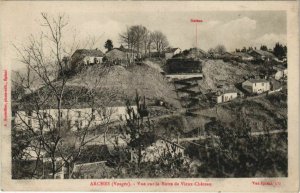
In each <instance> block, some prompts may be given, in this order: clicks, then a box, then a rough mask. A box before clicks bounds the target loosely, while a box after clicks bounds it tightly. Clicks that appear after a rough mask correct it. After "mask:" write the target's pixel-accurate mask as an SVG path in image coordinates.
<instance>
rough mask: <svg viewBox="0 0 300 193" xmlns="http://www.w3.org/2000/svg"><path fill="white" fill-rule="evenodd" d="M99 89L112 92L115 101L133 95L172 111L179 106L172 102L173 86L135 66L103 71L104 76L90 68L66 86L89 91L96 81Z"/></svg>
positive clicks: (96, 68) (153, 72)
mask: <svg viewBox="0 0 300 193" xmlns="http://www.w3.org/2000/svg"><path fill="white" fill-rule="evenodd" d="M97 78H98V79H100V82H98V83H96V84H97V85H98V87H99V88H101V89H102V90H105V91H106V92H114V93H115V95H116V98H124V97H125V98H131V99H133V98H134V96H135V93H136V91H138V93H139V94H140V95H141V96H145V97H146V98H147V99H149V100H153V99H163V100H165V101H168V102H169V103H170V104H172V105H173V106H174V107H179V106H180V104H179V102H178V101H177V99H176V93H175V92H174V91H173V90H174V89H173V86H172V85H171V84H169V83H168V82H167V80H165V79H164V77H163V76H162V75H161V74H160V72H159V71H158V70H157V69H155V68H152V67H149V66H147V65H140V66H139V65H136V66H132V67H128V68H124V67H122V66H112V67H107V69H106V72H105V73H103V69H101V68H100V67H99V66H91V67H89V68H88V69H87V70H86V71H83V72H81V73H80V74H78V75H76V76H75V77H73V78H72V79H71V80H70V81H69V82H68V85H69V86H84V87H93V86H94V85H95V82H96V79H97Z"/></svg>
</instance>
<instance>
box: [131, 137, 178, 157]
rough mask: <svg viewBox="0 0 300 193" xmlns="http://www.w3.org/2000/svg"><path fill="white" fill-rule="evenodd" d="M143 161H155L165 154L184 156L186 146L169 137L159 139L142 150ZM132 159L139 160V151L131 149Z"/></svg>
mask: <svg viewBox="0 0 300 193" xmlns="http://www.w3.org/2000/svg"><path fill="white" fill-rule="evenodd" d="M141 153H142V160H141V161H142V162H154V161H158V160H159V159H161V158H162V157H163V156H167V155H169V156H172V157H174V156H179V157H182V158H183V157H184V147H183V146H181V145H179V144H177V143H175V142H173V141H169V140H167V139H162V138H161V139H158V140H156V141H155V142H153V143H152V144H150V145H148V146H147V147H145V148H143V150H142V152H141ZM131 161H132V162H137V161H138V154H137V151H135V150H133V149H132V150H131Z"/></svg>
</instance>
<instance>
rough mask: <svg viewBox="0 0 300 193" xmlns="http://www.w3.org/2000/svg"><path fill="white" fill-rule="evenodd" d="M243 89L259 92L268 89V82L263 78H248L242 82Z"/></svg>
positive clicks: (254, 92)
mask: <svg viewBox="0 0 300 193" xmlns="http://www.w3.org/2000/svg"><path fill="white" fill-rule="evenodd" d="M242 87H243V89H245V90H246V91H248V92H249V93H252V94H260V93H263V92H267V91H269V90H270V82H269V81H267V80H265V79H248V80H246V81H245V82H243V83H242Z"/></svg>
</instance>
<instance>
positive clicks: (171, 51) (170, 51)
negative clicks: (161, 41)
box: [165, 48, 180, 53]
mask: <svg viewBox="0 0 300 193" xmlns="http://www.w3.org/2000/svg"><path fill="white" fill-rule="evenodd" d="M178 49H180V48H169V49H167V50H166V51H165V52H166V53H173V52H175V51H176V50H178Z"/></svg>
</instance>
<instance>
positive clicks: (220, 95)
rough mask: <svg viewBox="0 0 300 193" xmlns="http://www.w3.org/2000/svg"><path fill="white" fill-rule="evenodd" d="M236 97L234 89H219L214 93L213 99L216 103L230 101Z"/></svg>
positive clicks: (236, 93)
mask: <svg viewBox="0 0 300 193" xmlns="http://www.w3.org/2000/svg"><path fill="white" fill-rule="evenodd" d="M237 97H238V92H237V91H236V90H235V89H224V90H219V91H217V92H216V93H215V96H214V98H215V101H216V102H217V103H224V102H228V101H231V100H233V99H235V98H237Z"/></svg>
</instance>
